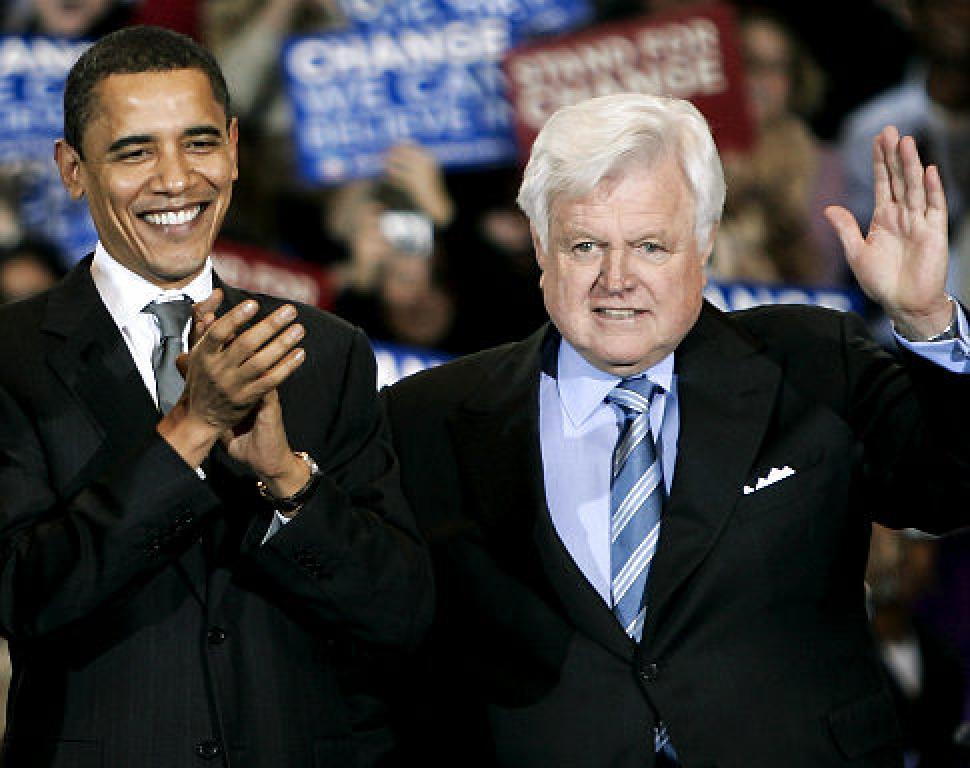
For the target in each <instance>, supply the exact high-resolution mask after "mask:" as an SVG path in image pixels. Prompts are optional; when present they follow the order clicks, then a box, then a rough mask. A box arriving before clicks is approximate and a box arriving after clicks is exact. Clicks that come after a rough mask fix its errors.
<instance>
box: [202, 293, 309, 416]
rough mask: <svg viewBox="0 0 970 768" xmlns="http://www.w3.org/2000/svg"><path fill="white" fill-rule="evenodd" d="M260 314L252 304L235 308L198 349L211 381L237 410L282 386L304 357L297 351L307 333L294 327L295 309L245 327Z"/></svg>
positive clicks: (210, 329)
mask: <svg viewBox="0 0 970 768" xmlns="http://www.w3.org/2000/svg"><path fill="white" fill-rule="evenodd" d="M257 310H258V305H257V303H256V302H255V301H253V300H251V299H250V300H247V301H244V302H242V303H240V304H238V305H237V306H235V307H233V308H232V309H231V310H230V311H229V312H227V313H226V314H225V315H223V316H222V317H220V318H219V319H217V320H214V321H213V322H211V324H210V325H209V327H208V329H207V330H206V332H205V335H204V336H203V338H202V339H201V341H200V342H199V345H198V347H197V349H198V354H199V355H201V356H202V357H203V358H204V359H205V362H204V363H203V365H204V366H205V368H206V370H208V372H209V373H208V376H209V378H210V379H211V381H212V382H213V383H214V384H216V386H217V388H218V389H219V391H221V392H223V393H224V395H225V396H226V397H227V398H228V400H230V401H231V402H234V403H236V404H237V405H241V404H244V403H252V402H254V401H255V400H257V399H259V398H260V397H262V395H264V394H265V393H266V392H267V391H268V390H270V389H272V388H274V387H276V386H278V385H279V384H280V383H282V382H283V381H284V380H285V379H286V378H287V377H288V376H289V375H290V374H292V373H293V371H295V370H296V369H297V368H298V367H299V366H300V365H301V364H302V363H303V360H304V358H305V352H304V350H303V349H298V348H297V344H299V342H300V341H301V340H302V339H303V337H304V336H305V334H306V331H305V329H304V327H303V326H302V325H300V324H299V323H294V322H293V321H294V320H295V319H296V316H297V312H296V308H295V307H293V306H292V305H290V304H286V305H284V306H282V307H279V308H277V309H276V310H275V311H273V312H272V313H270V314H269V315H267V316H266V317H264V318H263V319H261V320H260V321H259V322H258V323H255V324H253V325H252V327H250V328H245V325H246V324H247V323H249V322H250V321H251V320H252V319H253V317H254V315H255V313H256V312H257ZM244 328H245V330H244ZM195 353H196V350H193V354H195Z"/></svg>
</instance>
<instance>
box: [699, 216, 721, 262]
mask: <svg viewBox="0 0 970 768" xmlns="http://www.w3.org/2000/svg"><path fill="white" fill-rule="evenodd" d="M720 226H721V222H720V220H718V221H715V222H714V223H713V224H712V225H711V232H710V234H709V235H708V236H707V242H706V243H704V245H703V247H702V248H701V266H703V267H706V266H707V265H708V264H710V262H711V253H712V252H713V251H714V243H715V242H716V241H717V231H718V229H719V228H720Z"/></svg>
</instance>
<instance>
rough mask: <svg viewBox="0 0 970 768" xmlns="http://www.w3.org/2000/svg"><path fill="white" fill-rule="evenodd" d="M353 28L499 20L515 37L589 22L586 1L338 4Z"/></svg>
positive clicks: (363, 0)
mask: <svg viewBox="0 0 970 768" xmlns="http://www.w3.org/2000/svg"><path fill="white" fill-rule="evenodd" d="M338 4H339V6H340V9H341V11H343V13H344V15H345V16H346V17H347V19H348V21H349V22H350V23H351V24H353V25H355V26H357V27H365V28H366V27H382V28H384V29H392V28H393V27H395V26H398V25H400V24H436V23H442V22H445V21H453V20H455V19H469V18H473V17H490V16H492V17H499V18H503V19H506V20H507V21H509V22H510V23H511V24H512V27H513V29H514V30H515V33H516V34H517V35H524V36H530V35H543V34H548V33H552V32H561V31H563V30H566V29H572V28H574V27H577V26H579V25H580V24H584V23H586V22H588V21H590V20H591V19H592V18H593V8H592V5H591V4H590V2H589V0H338Z"/></svg>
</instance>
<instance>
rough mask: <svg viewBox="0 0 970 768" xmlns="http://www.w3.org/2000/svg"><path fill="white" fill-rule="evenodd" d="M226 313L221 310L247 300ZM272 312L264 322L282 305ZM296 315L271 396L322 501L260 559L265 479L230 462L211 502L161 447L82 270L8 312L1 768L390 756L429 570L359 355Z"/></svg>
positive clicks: (233, 294)
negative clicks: (5, 675)
mask: <svg viewBox="0 0 970 768" xmlns="http://www.w3.org/2000/svg"><path fill="white" fill-rule="evenodd" d="M225 293H226V306H227V307H228V306H234V305H235V304H236V303H238V302H239V301H240V300H241V299H242V298H244V296H243V295H242V294H241V293H240V292H239V291H236V290H234V289H232V288H229V287H225ZM257 298H258V299H259V302H260V307H261V308H260V315H264V314H266V313H268V312H271V311H272V310H273V309H275V308H276V307H277V306H279V305H280V303H281V302H280V301H278V300H276V299H272V298H269V297H262V296H260V297H257ZM298 309H299V316H300V321H301V322H302V323H303V324H304V325H305V327H306V330H307V332H306V338H305V342H304V346H305V348H306V350H307V360H306V362H305V363H304V364H303V366H302V367H301V368H300V369H299V370H298V371H297V372H296V373H295V374H293V376H292V377H291V378H290V379H288V380H287V381H286V382H285V383H284V384H283V385H282V387H281V388H280V397H281V400H282V406H283V412H284V418H285V421H286V428H287V433H288V436H289V439H290V443H291V445H293V446H294V448H296V449H302V450H306V451H308V452H309V453H310V454H311V455H312V456H314V457H315V458H316V460H317V461H318V463H319V464H320V466H321V468H322V470H323V479H322V482H321V484H320V486H319V488H318V490H317V491H316V493H315V495H314V496H313V497H312V499H311V500H310V501H309V502H308V503H307V504H306V506H305V507H304V508H303V509H302V510H301V511H300V513H299V514H298V515H297V516H296V517H295V518H294V519H293V520H292V521H291V522H290V523H289V524H288V525H286V526H285V527H284V528H283V529H282V530H281V531H280V532H279V533H277V534H276V535H275V536H274V537H273V538H272V539H270V540H269V541H268V542H267V543H266V544H265V545H263V544H261V542H262V539H263V536H264V535H265V533H266V531H267V528H268V525H269V522H270V519H271V515H272V511H271V510H270V509H269V507H268V506H267V505H266V504H264V503H263V502H262V501H261V500H260V498H259V496H258V494H257V492H256V488H255V483H254V478H253V477H251V476H250V475H249V474H248V473H247V472H246V471H245V470H244V469H243V468H242V467H241V466H239V465H236V464H235V463H234V462H233V461H232V460H231V459H230V458H229V457H228V455H226V454H225V453H224V452H223V451H221V450H220V449H218V448H217V449H215V450H214V452H213V454H212V455H211V456H210V458H209V460H207V462H206V463H205V464H204V469H205V472H206V480H205V481H202V480H201V479H200V478H199V477H198V475H197V474H196V473H195V472H194V471H193V470H192V469H191V468H190V467H188V466H187V465H186V464H185V463H184V462H183V461H182V460H181V459H180V457H179V456H178V455H177V454H176V453H175V452H174V451H173V450H172V449H171V448H170V447H169V445H168V444H167V443H166V442H165V441H164V440H162V439H161V437H160V436H159V435H158V434H157V432H156V430H155V425H156V423H157V421H158V419H159V416H158V413H157V411H156V410H155V406H154V404H153V402H152V400H151V397H150V395H149V394H148V392H147V391H146V389H145V386H144V383H143V382H142V380H141V378H140V376H139V374H138V372H137V370H136V369H135V367H134V364H133V362H132V359H131V356H130V353H129V351H128V348H127V346H126V345H125V343H124V340H123V339H122V337H121V335H120V333H119V332H118V329H117V327H116V326H115V325H114V323H113V321H112V319H111V317H110V315H109V314H108V312H107V310H106V308H105V307H104V305H103V303H102V302H101V300H100V297H99V296H98V294H97V291H96V289H95V287H94V284H93V282H92V280H91V277H90V270H89V261H85V262H83V263H82V264H81V265H79V267H78V268H77V269H75V270H74V271H73V272H72V273H71V274H70V275H69V276H68V277H67V278H66V280H65V281H64V282H63V283H62V284H60V285H59V286H58V287H56V288H54V289H53V290H52V291H51V292H49V293H48V294H46V295H43V296H41V297H39V298H36V299H33V300H30V301H27V302H23V303H19V304H14V305H8V306H6V307H3V308H2V310H0V360H2V361H3V363H2V365H0V623H2V629H3V632H4V634H5V635H6V636H7V637H8V638H9V640H10V650H11V655H12V659H13V680H12V683H11V688H10V695H9V714H8V718H7V729H8V730H7V735H6V738H5V742H4V753H3V754H4V758H3V764H4V765H5V766H11V768H15V767H16V766H32V767H33V766H118V767H119V768H121V767H124V768H130V766H183V765H184V766H190V765H196V764H199V765H202V764H206V761H208V760H212V761H213V762H215V763H216V764H231V765H232V766H233V768H239V767H240V766H272V768H280V766H293V768H306V766H334V765H338V766H344V765H348V766H349V765H354V766H357V765H370V764H373V763H374V762H376V760H377V759H378V756H379V755H383V754H386V753H387V752H388V750H389V748H390V741H389V740H388V731H387V730H386V729H385V727H384V717H383V713H382V712H381V706H382V705H381V691H380V690H379V687H380V685H381V684H382V683H381V678H380V675H379V674H378V673H377V672H376V670H377V669H379V665H380V664H381V663H383V662H384V660H386V659H387V657H388V656H389V655H390V654H391V652H392V650H393V649H400V648H403V647H408V646H411V645H413V644H415V643H416V641H417V639H418V637H419V635H420V634H421V633H422V631H423V629H425V628H426V625H427V624H428V623H429V622H430V613H431V600H432V596H431V592H430V563H429V562H428V559H427V554H426V551H425V549H424V547H423V545H422V544H421V543H419V541H418V539H417V537H416V535H415V530H414V524H413V521H412V518H411V516H410V512H409V511H408V509H407V507H406V505H405V502H404V499H403V497H402V495H401V492H400V486H399V479H398V467H397V463H396V460H395V458H394V456H393V454H392V452H391V449H390V446H389V441H388V439H387V437H386V426H385V423H384V420H383V416H382V414H381V412H380V407H379V405H378V403H377V398H376V394H375V370H374V363H373V356H372V354H371V352H370V349H369V346H368V344H367V341H366V339H365V338H364V336H363V334H361V333H360V332H359V331H358V330H356V329H353V328H352V327H351V326H349V325H347V324H345V323H343V322H341V321H339V320H337V319H336V318H334V317H332V316H329V315H326V314H325V313H322V312H319V311H318V310H315V309H313V308H310V307H306V306H300V307H298ZM371 662H373V664H374V665H378V666H372V665H371Z"/></svg>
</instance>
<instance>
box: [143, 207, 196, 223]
mask: <svg viewBox="0 0 970 768" xmlns="http://www.w3.org/2000/svg"><path fill="white" fill-rule="evenodd" d="M203 207H204V206H202V205H193V206H192V207H191V208H184V209H182V210H181V211H162V212H160V213H143V214H142V215H141V218H143V219H144V220H145V221H147V222H148V223H149V224H154V225H155V226H160V227H172V226H177V225H179V224H188V223H189V222H191V221H195V219H196V218H197V217H198V215H199V214H200V213H202V209H203Z"/></svg>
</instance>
